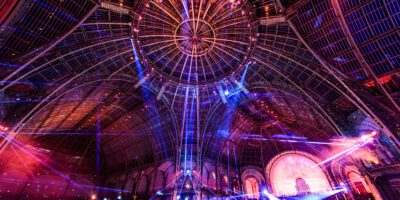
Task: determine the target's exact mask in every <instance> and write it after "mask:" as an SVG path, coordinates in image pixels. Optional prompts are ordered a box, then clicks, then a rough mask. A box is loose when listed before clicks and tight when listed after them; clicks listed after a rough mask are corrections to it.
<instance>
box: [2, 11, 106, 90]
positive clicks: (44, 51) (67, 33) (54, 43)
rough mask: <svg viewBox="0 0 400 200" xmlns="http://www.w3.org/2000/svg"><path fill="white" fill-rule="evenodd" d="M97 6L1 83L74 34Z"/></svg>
mask: <svg viewBox="0 0 400 200" xmlns="http://www.w3.org/2000/svg"><path fill="white" fill-rule="evenodd" d="M98 7H99V6H98V5H97V4H96V5H95V6H94V7H93V8H92V9H91V10H90V11H89V12H88V13H87V14H86V15H85V16H84V17H83V18H82V19H81V21H80V22H79V23H77V24H76V25H75V26H74V27H73V28H72V29H70V30H69V31H68V32H66V33H64V35H62V36H61V37H59V38H58V39H57V40H56V41H54V42H53V43H51V44H50V45H49V46H47V47H46V48H45V49H43V50H42V51H41V52H40V53H39V54H37V55H36V56H34V57H33V58H31V59H29V60H28V61H27V62H25V63H24V64H22V65H21V66H19V67H18V69H17V70H15V71H14V72H13V73H11V74H10V75H8V76H7V77H6V78H4V79H3V82H7V81H9V80H11V78H13V77H14V76H15V75H17V74H18V73H19V72H21V71H22V70H24V69H25V68H26V67H27V66H29V65H30V64H32V63H33V62H35V61H36V60H37V59H38V58H40V57H42V56H43V55H45V54H46V53H47V52H48V51H50V50H51V49H52V48H53V47H55V46H56V45H57V44H58V43H60V42H61V41H63V40H64V39H65V38H66V37H67V36H68V35H70V34H71V33H72V32H74V31H75V30H76V29H77V28H79V27H80V26H81V25H82V22H84V21H85V20H86V19H87V18H89V17H90V15H92V14H93V13H94V12H95V11H96V10H97V8H98ZM4 90H5V89H4V88H1V90H0V91H4Z"/></svg>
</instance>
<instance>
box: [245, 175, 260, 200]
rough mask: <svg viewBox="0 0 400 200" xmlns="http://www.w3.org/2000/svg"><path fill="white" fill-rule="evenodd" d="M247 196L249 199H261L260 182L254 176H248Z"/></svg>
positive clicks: (246, 181) (246, 184)
mask: <svg viewBox="0 0 400 200" xmlns="http://www.w3.org/2000/svg"><path fill="white" fill-rule="evenodd" d="M245 186H246V187H245V189H246V196H247V198H248V199H259V198H260V184H259V183H258V180H257V179H256V178H254V177H248V178H246V180H245Z"/></svg>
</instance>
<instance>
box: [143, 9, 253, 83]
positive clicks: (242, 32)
mask: <svg viewBox="0 0 400 200" xmlns="http://www.w3.org/2000/svg"><path fill="white" fill-rule="evenodd" d="M252 10H253V9H252V6H251V5H250V4H249V2H248V1H238V2H233V3H232V2H230V1H149V2H148V3H147V4H145V5H144V9H143V12H141V13H140V15H141V19H140V20H139V23H138V25H137V26H138V28H137V30H138V32H137V34H138V44H139V47H140V49H141V51H142V53H143V54H144V56H145V58H146V59H147V60H148V61H149V63H150V65H152V66H153V67H154V68H155V69H157V72H159V73H160V74H162V75H163V76H165V77H167V78H168V79H171V80H173V81H176V82H179V83H183V84H188V85H194V84H195V85H196V84H206V83H212V82H216V81H218V80H220V79H221V78H223V77H226V76H227V75H231V74H232V73H234V72H235V71H237V70H238V69H239V68H240V67H241V66H242V65H243V63H244V62H245V61H246V58H247V57H248V56H249V54H250V53H251V50H252V46H253V42H254V38H255V30H254V17H253V11H252Z"/></svg>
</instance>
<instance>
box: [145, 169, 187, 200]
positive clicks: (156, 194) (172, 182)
mask: <svg viewBox="0 0 400 200" xmlns="http://www.w3.org/2000/svg"><path fill="white" fill-rule="evenodd" d="M182 175H184V173H182V174H181V175H179V176H178V177H176V178H174V179H173V180H172V181H171V182H169V183H168V184H166V185H165V187H164V188H161V189H159V190H157V192H156V193H155V194H154V195H153V196H152V197H150V199H151V200H152V199H154V198H156V197H157V196H160V195H161V196H162V195H163V193H162V192H163V191H164V190H166V189H167V188H168V187H169V186H171V185H173V184H174V183H175V182H176V180H178V179H179V178H181V176H182Z"/></svg>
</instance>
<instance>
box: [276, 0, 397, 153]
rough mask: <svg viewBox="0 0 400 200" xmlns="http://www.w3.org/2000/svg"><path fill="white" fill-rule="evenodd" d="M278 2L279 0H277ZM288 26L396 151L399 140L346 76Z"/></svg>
mask: <svg viewBox="0 0 400 200" xmlns="http://www.w3.org/2000/svg"><path fill="white" fill-rule="evenodd" d="M278 2H280V0H278ZM287 22H288V24H289V26H290V27H291V29H292V30H293V31H294V32H295V33H296V35H297V37H298V38H299V39H300V40H301V41H302V43H303V44H304V45H305V46H306V47H307V49H308V50H309V51H310V52H311V53H312V54H313V55H314V57H315V58H316V59H317V60H318V61H319V62H320V63H321V66H322V67H324V68H325V69H326V70H327V71H328V72H329V73H330V74H331V75H332V76H333V77H334V78H335V79H336V80H337V81H338V82H339V83H340V84H341V85H342V86H343V87H344V88H345V89H346V91H348V92H349V93H350V95H349V98H348V100H350V101H351V102H352V103H353V104H354V105H355V106H357V108H358V109H360V110H361V111H362V112H363V113H364V114H365V115H366V116H368V117H371V118H372V119H373V120H374V123H376V125H377V126H380V127H382V128H383V130H384V133H385V134H386V135H387V136H388V137H389V138H391V139H392V140H393V142H395V143H396V144H397V145H395V146H396V148H397V149H398V144H399V140H398V139H397V137H396V136H395V135H394V134H393V133H392V131H391V130H390V129H389V128H388V127H387V125H386V124H385V123H383V121H382V120H381V119H380V118H379V117H378V116H377V114H376V113H375V112H374V111H372V110H371V109H370V108H369V107H368V106H367V105H366V103H365V102H364V101H363V100H362V99H361V97H360V96H359V95H357V94H356V93H355V92H354V91H353V89H352V88H351V87H350V86H348V85H347V84H346V83H345V80H344V79H346V80H350V79H349V78H348V77H347V76H346V77H344V78H343V77H339V76H338V74H337V73H336V72H335V71H334V69H335V68H334V67H332V66H331V65H330V63H328V62H327V61H326V60H325V59H324V58H323V57H322V56H320V55H319V54H318V53H317V52H316V51H315V50H314V49H313V48H312V47H311V46H310V45H309V44H308V43H307V42H306V41H305V40H304V38H303V37H302V36H301V34H300V33H299V31H298V30H297V29H296V27H295V26H294V24H293V23H292V22H291V21H290V19H288V20H287ZM350 97H353V98H354V99H353V98H350Z"/></svg>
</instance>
